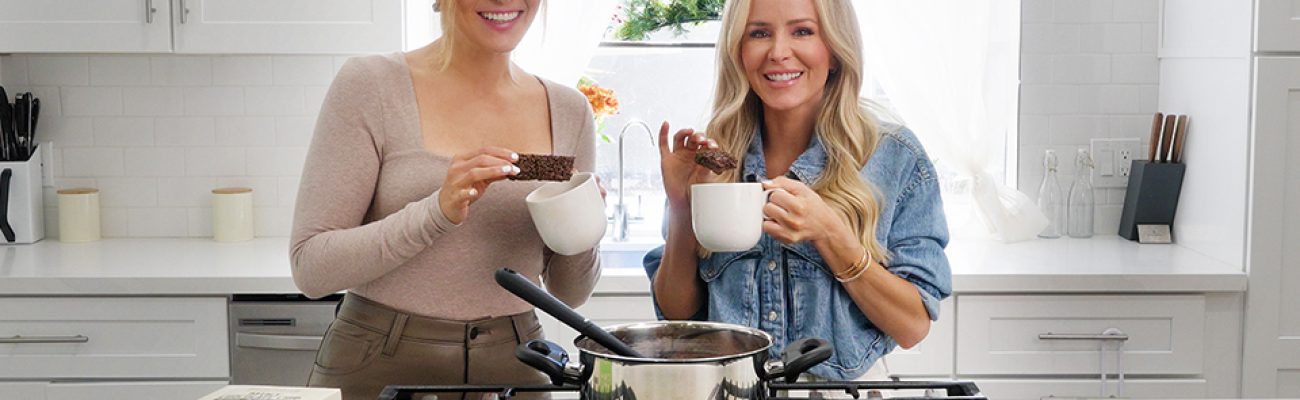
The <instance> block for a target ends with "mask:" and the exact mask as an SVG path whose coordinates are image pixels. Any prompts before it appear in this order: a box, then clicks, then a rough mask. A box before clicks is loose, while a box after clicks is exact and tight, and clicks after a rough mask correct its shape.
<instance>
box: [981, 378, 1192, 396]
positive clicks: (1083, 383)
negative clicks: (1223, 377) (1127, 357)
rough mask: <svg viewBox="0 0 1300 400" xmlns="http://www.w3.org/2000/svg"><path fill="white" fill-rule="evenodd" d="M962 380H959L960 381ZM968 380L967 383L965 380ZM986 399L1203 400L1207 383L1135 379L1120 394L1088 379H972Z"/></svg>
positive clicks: (1112, 386) (1111, 386)
mask: <svg viewBox="0 0 1300 400" xmlns="http://www.w3.org/2000/svg"><path fill="white" fill-rule="evenodd" d="M959 379H960V378H959ZM963 380H968V379H963ZM970 380H973V381H974V382H975V385H976V386H979V388H980V391H981V392H983V393H984V396H986V397H988V398H990V399H998V400H1042V399H1050V398H1104V397H1110V396H1116V397H1121V398H1134V399H1202V398H1205V397H1206V387H1207V386H1206V382H1205V381H1204V380H1200V379H1132V380H1125V381H1124V394H1123V395H1122V396H1120V395H1119V394H1118V390H1119V389H1118V385H1117V383H1116V382H1115V381H1114V380H1111V381H1107V384H1106V389H1105V390H1106V391H1105V392H1104V393H1103V392H1102V385H1101V381H1100V380H1096V379H1093V380H1088V379H1077V380H1076V379H985V380H981V379H970Z"/></svg>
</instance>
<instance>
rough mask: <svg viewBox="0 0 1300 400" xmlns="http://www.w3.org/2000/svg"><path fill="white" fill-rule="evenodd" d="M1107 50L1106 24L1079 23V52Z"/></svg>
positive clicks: (1088, 52)
mask: <svg viewBox="0 0 1300 400" xmlns="http://www.w3.org/2000/svg"><path fill="white" fill-rule="evenodd" d="M1106 52H1107V51H1106V25H1105V24H1082V25H1079V53H1082V54H1100V53H1106Z"/></svg>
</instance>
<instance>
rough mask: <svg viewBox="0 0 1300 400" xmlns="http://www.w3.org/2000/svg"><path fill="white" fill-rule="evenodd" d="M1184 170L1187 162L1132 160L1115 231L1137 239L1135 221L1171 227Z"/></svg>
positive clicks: (1129, 238)
mask: <svg viewBox="0 0 1300 400" xmlns="http://www.w3.org/2000/svg"><path fill="white" fill-rule="evenodd" d="M1185 172H1187V164H1182V163H1177V164H1175V163H1154V162H1150V161H1147V160H1133V168H1132V172H1131V173H1130V174H1129V176H1128V190H1127V191H1126V192H1125V193H1124V211H1123V212H1122V213H1120V218H1119V235H1120V236H1123V237H1124V238H1125V239H1128V240H1137V239H1138V225H1168V226H1169V228H1170V230H1172V229H1173V226H1174V212H1175V211H1177V210H1178V194H1179V192H1181V191H1182V188H1183V174H1184V173H1185Z"/></svg>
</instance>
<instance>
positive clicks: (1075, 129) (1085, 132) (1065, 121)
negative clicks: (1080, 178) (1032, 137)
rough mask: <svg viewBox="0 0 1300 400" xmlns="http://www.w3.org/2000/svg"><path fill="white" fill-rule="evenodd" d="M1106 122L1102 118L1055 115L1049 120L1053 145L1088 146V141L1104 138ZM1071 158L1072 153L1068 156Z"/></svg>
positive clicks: (1106, 130)
mask: <svg viewBox="0 0 1300 400" xmlns="http://www.w3.org/2000/svg"><path fill="white" fill-rule="evenodd" d="M1108 126H1109V125H1108V121H1107V120H1106V117H1103V116H1082V115H1057V116H1053V117H1052V118H1051V128H1050V129H1051V131H1052V134H1051V135H1052V136H1051V137H1052V143H1053V144H1058V145H1059V144H1070V145H1080V146H1084V145H1088V144H1089V139H1092V138H1095V137H1105V136H1106V134H1107V133H1108V132H1109V130H1108V129H1109V128H1108ZM1070 155H1071V156H1073V153H1071V154H1070Z"/></svg>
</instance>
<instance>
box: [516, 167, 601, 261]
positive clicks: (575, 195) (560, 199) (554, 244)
mask: <svg viewBox="0 0 1300 400" xmlns="http://www.w3.org/2000/svg"><path fill="white" fill-rule="evenodd" d="M524 202H525V203H527V204H528V214H529V215H532V217H533V224H534V225H536V226H537V233H538V234H540V235H541V236H542V242H544V243H546V247H549V248H551V250H552V251H554V252H556V253H559V254H562V255H566V256H571V255H574V254H578V253H581V252H584V251H587V250H591V249H592V248H594V247H596V245H597V244H600V238H602V237H604V236H605V225H606V222H605V200H604V199H602V198H601V197H600V187H599V186H597V185H596V176H595V175H592V174H591V173H590V172H580V173H576V174H573V177H572V178H570V179H569V181H568V182H551V183H547V184H545V185H542V187H539V188H537V189H535V190H533V192H532V193H529V194H528V196H527V197H525V198H524Z"/></svg>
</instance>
